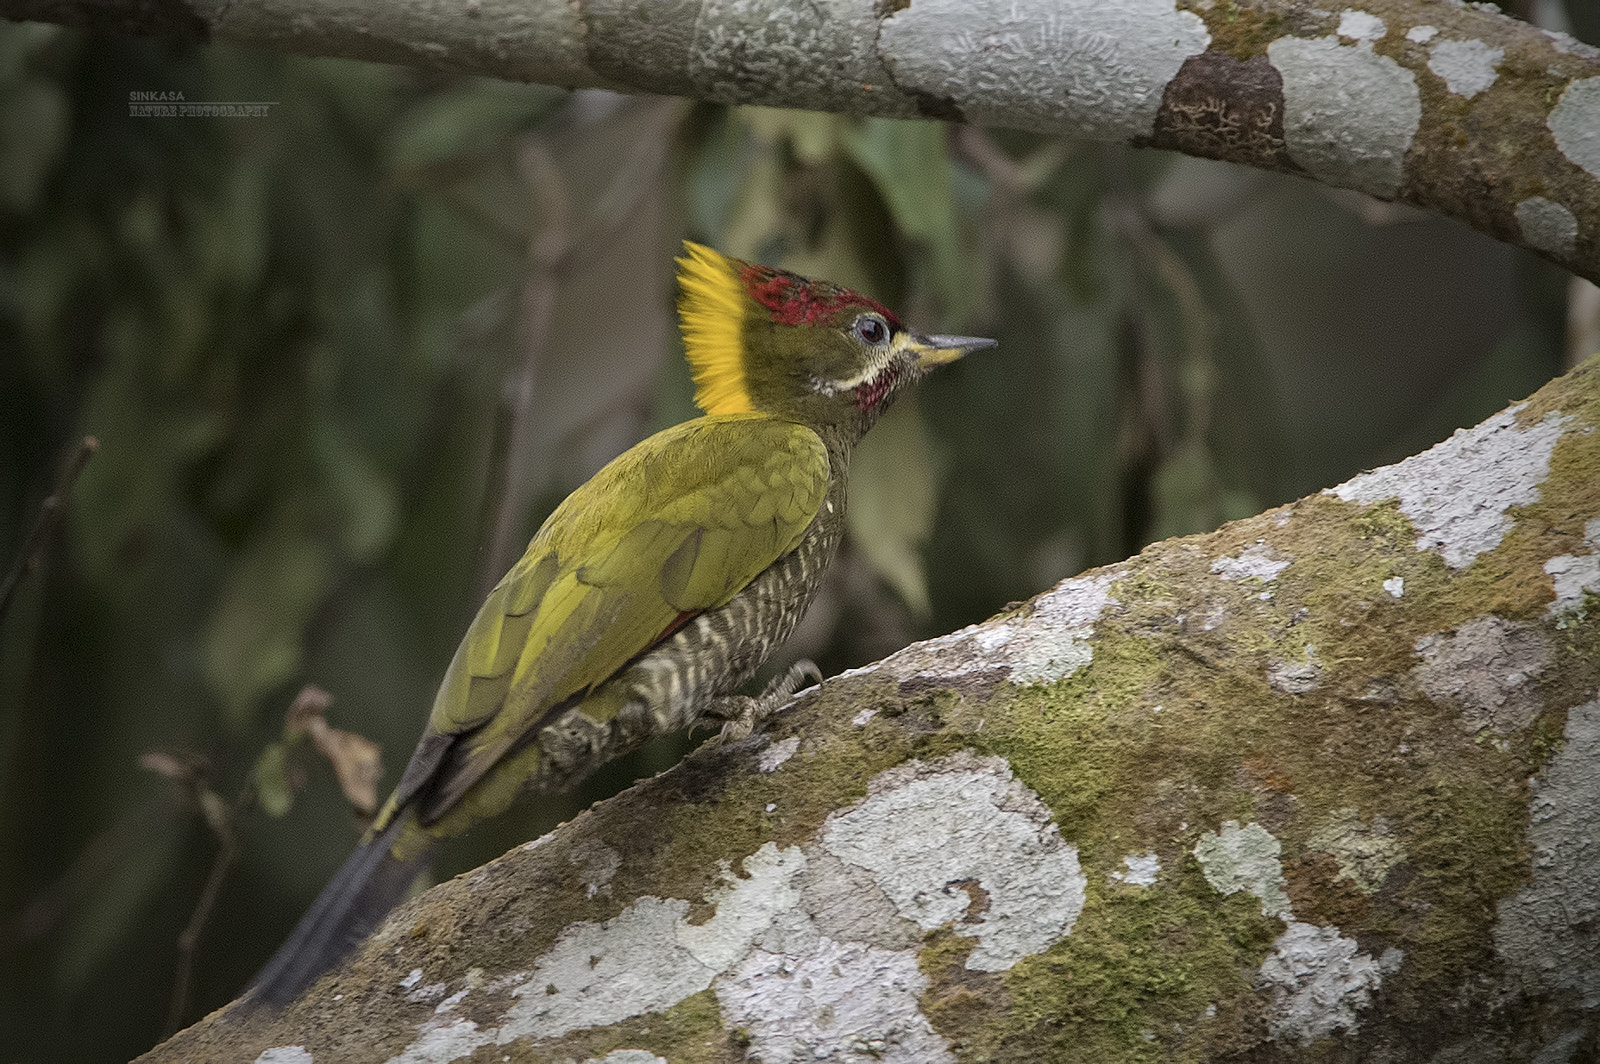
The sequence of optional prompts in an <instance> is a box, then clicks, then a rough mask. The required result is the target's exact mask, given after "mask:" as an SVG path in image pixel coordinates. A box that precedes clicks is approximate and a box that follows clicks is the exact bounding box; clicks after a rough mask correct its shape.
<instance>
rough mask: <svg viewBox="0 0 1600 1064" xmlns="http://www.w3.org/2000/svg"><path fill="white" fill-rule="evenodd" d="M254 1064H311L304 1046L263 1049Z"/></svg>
mask: <svg viewBox="0 0 1600 1064" xmlns="http://www.w3.org/2000/svg"><path fill="white" fill-rule="evenodd" d="M255 1064H313V1059H312V1056H311V1054H310V1053H309V1052H308V1051H307V1050H306V1047H305V1046H274V1047H273V1048H271V1049H263V1050H262V1051H261V1055H260V1056H258V1057H256V1062H255Z"/></svg>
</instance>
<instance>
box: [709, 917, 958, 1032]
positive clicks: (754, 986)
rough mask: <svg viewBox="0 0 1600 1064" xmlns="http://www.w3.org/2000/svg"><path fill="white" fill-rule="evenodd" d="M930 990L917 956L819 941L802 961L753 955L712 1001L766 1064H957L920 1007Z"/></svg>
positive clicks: (911, 952)
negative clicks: (821, 1063)
mask: <svg viewBox="0 0 1600 1064" xmlns="http://www.w3.org/2000/svg"><path fill="white" fill-rule="evenodd" d="M927 988H928V979H927V976H925V975H923V974H922V972H921V970H920V969H919V968H918V966H917V954H916V951H915V950H909V949H907V950H887V949H881V948H879V947H877V946H868V945H863V944H862V943H859V942H844V943H841V942H835V941H833V940H832V939H829V938H826V937H824V938H822V939H821V940H819V942H818V943H817V945H816V946H815V947H814V948H813V949H811V950H809V951H808V952H807V953H806V954H805V955H803V956H799V957H794V956H789V955H786V954H782V953H768V952H766V951H763V950H754V951H752V952H751V953H750V954H749V955H748V956H746V957H745V958H744V960H742V961H740V962H739V964H738V965H737V966H736V967H735V968H734V969H733V971H731V972H729V973H728V975H727V976H725V977H724V978H721V979H719V980H718V981H717V1003H718V1004H719V1005H720V1006H721V1008H722V1013H723V1020H724V1022H725V1023H727V1024H728V1025H729V1026H732V1027H739V1028H743V1029H744V1030H745V1031H747V1032H748V1033H749V1036H750V1043H751V1044H750V1047H749V1048H750V1054H749V1055H750V1056H751V1059H756V1060H760V1061H762V1062H763V1064H798V1062H800V1061H817V1060H856V1059H859V1060H877V1061H884V1062H886V1064H924V1062H926V1064H946V1062H949V1064H954V1061H955V1059H956V1058H955V1056H954V1055H953V1054H952V1053H951V1052H950V1050H949V1048H948V1047H947V1046H946V1045H945V1043H944V1039H942V1038H940V1037H939V1035H938V1034H937V1033H936V1032H935V1031H934V1029H933V1026H932V1024H930V1023H929V1022H928V1020H927V1017H925V1016H924V1015H923V1014H922V1011H921V1009H920V999H921V997H922V994H923V992H924V991H926V990H927Z"/></svg>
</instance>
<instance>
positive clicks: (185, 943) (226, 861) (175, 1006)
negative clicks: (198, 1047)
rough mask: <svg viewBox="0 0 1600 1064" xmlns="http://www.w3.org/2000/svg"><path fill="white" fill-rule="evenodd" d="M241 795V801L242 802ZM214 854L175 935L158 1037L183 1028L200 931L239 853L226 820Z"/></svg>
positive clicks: (232, 829) (236, 840) (166, 1035)
mask: <svg viewBox="0 0 1600 1064" xmlns="http://www.w3.org/2000/svg"><path fill="white" fill-rule="evenodd" d="M247 789H248V788H247ZM242 800H243V799H242V797H241V802H242ZM216 834H217V842H218V847H217V857H216V860H214V861H212V862H211V874H210V875H208V876H207V877H206V886H205V889H204V890H202V891H201V892H200V900H199V901H197V902H195V906H194V912H193V913H192V914H190V916H189V922H188V923H187V924H185V925H184V928H183V931H182V932H180V933H179V935H178V970H177V974H176V975H175V976H174V977H173V985H172V1003H171V1004H170V1005H169V1006H168V1007H167V1022H166V1027H165V1030H163V1032H162V1035H161V1037H162V1038H163V1039H166V1038H170V1037H171V1036H172V1035H174V1034H177V1033H178V1031H179V1030H180V1029H181V1028H182V1027H183V1015H184V1013H185V1012H187V1011H188V1010H189V988H190V983H191V981H192V977H193V974H194V955H195V950H196V948H197V947H198V946H199V944H200V932H201V931H203V930H204V929H205V926H206V922H207V921H208V920H210V919H211V910H212V908H213V907H214V906H215V905H216V903H217V895H219V894H220V893H222V881H223V879H224V878H226V877H227V875H228V870H229V869H230V868H232V867H233V862H234V859H235V858H236V857H238V855H239V836H238V833H237V832H236V831H235V830H234V827H233V824H232V823H231V822H230V824H229V825H228V829H227V830H226V831H217V833H216Z"/></svg>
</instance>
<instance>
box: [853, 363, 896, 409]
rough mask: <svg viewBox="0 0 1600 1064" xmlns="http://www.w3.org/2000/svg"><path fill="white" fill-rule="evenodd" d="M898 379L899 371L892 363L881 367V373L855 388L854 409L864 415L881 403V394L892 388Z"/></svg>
mask: <svg viewBox="0 0 1600 1064" xmlns="http://www.w3.org/2000/svg"><path fill="white" fill-rule="evenodd" d="M899 379H900V371H899V370H898V369H896V368H895V366H894V363H892V362H891V363H890V364H889V365H887V366H885V367H883V372H882V373H880V374H878V375H877V376H876V377H874V378H872V379H871V380H870V381H865V382H863V383H861V384H858V385H856V386H855V389H854V391H855V393H856V409H857V410H859V411H861V412H862V413H863V414H865V413H866V412H867V411H869V410H871V409H872V408H874V407H875V406H877V405H878V404H879V403H881V402H883V393H884V392H887V391H888V390H889V389H890V388H892V387H894V382H895V381H897V380H899Z"/></svg>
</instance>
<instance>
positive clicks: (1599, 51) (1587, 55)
mask: <svg viewBox="0 0 1600 1064" xmlns="http://www.w3.org/2000/svg"><path fill="white" fill-rule="evenodd" d="M1539 32H1541V33H1543V34H1544V35H1545V36H1546V37H1547V38H1549V40H1550V47H1552V48H1554V49H1555V50H1556V51H1558V52H1560V53H1561V54H1562V55H1576V56H1580V57H1582V58H1584V59H1600V48H1596V47H1595V46H1594V45H1592V44H1587V43H1585V42H1583V41H1580V40H1578V38H1576V37H1574V36H1572V34H1570V33H1562V32H1561V31H1560V30H1540V31H1539Z"/></svg>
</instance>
